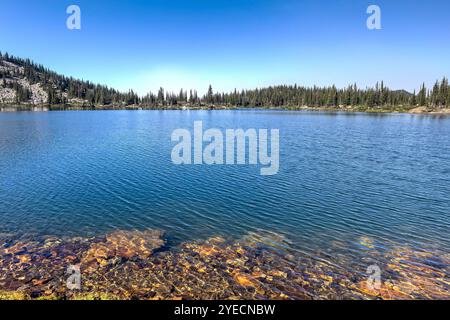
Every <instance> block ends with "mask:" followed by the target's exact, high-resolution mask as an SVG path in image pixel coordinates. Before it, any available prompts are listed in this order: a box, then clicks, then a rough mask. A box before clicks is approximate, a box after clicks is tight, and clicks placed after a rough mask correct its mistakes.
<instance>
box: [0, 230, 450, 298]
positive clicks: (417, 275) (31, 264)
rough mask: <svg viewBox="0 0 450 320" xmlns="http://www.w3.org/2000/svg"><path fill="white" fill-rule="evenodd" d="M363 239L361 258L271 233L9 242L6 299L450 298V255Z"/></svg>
mask: <svg viewBox="0 0 450 320" xmlns="http://www.w3.org/2000/svg"><path fill="white" fill-rule="evenodd" d="M356 242H357V243H359V245H360V246H362V248H361V250H362V254H361V256H360V257H361V258H360V259H358V256H356V255H355V256H352V255H346V254H345V252H344V253H342V252H340V251H336V252H332V253H329V252H325V253H320V252H318V253H316V254H314V255H311V256H308V255H305V254H302V253H299V252H296V251H295V250H293V249H292V248H291V243H290V241H289V240H288V239H286V238H285V237H284V236H282V235H278V234H275V233H272V232H261V233H250V234H248V235H246V236H244V237H243V238H241V239H237V240H234V241H233V240H231V241H227V240H225V239H223V238H221V237H213V238H210V239H207V240H202V241H189V242H185V243H182V244H180V245H179V246H177V247H176V248H173V249H172V250H165V251H159V252H158V249H160V248H162V247H163V246H164V245H165V240H164V239H163V233H162V232H161V231H155V230H145V231H115V232H112V233H110V234H107V235H105V236H101V237H93V238H73V239H57V238H47V239H41V240H38V241H23V240H20V241H19V240H17V241H9V242H8V243H5V244H3V246H2V247H0V290H3V291H0V299H81V300H104V299H106V300H112V299H152V300H163V299H230V300H234V299H250V300H253V299H449V298H450V294H449V292H450V291H449V285H450V284H449V280H448V279H449V274H450V266H449V262H450V255H449V254H446V253H439V252H433V253H431V252H424V251H415V250H412V249H410V248H404V247H399V248H394V249H393V250H391V251H389V250H387V251H383V252H379V251H377V250H371V251H370V254H369V253H368V252H369V251H368V250H367V249H368V248H370V247H373V248H375V246H374V245H373V241H371V240H370V239H368V238H367V239H365V238H361V239H357V241H356ZM353 243H355V241H354V242H353ZM338 248H343V249H344V250H345V248H347V246H345V245H339V246H338V247H336V250H338ZM366 248H367V249H366ZM333 253H334V254H333ZM371 259H373V260H375V261H378V262H380V269H381V270H382V272H383V274H382V283H381V286H380V288H378V289H374V288H372V287H369V286H368V285H367V284H368V283H367V275H366V274H365V272H364V271H359V269H361V267H362V266H365V264H366V263H371ZM69 265H79V266H80V270H81V289H80V290H69V289H68V288H67V286H66V282H67V279H68V277H69V274H67V267H68V266H69ZM365 268H366V267H364V269H365Z"/></svg>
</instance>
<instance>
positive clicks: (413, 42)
mask: <svg viewBox="0 0 450 320" xmlns="http://www.w3.org/2000/svg"><path fill="white" fill-rule="evenodd" d="M372 4H374V5H378V6H379V7H380V9H381V27H382V29H381V30H369V29H368V28H367V26H366V20H367V18H368V17H369V14H367V12H366V11H367V8H368V6H369V5H372ZM70 5H78V6H79V7H80V9H81V30H69V29H68V28H67V26H66V20H67V19H68V18H69V14H67V13H66V10H67V7H68V6H70ZM449 13H450V1H448V0H428V1H423V0H421V1H418V0H395V1H393V0H372V1H364V0H351V1H349V0H329V1H322V0H128V1H119V0H69V1H68V0H27V1H17V0H1V6H0V50H1V51H2V52H5V51H7V52H8V53H11V54H13V55H16V56H19V57H22V58H30V59H32V60H34V61H36V62H38V63H41V64H43V65H45V66H46V67H48V68H50V69H52V70H54V71H57V72H58V73H61V74H64V75H67V76H73V77H76V78H80V79H84V80H90V81H93V82H95V83H101V84H105V85H108V86H111V87H114V88H116V89H120V90H123V91H125V90H128V89H133V90H135V91H137V92H138V93H139V94H142V95H143V94H145V93H146V92H148V91H153V92H156V91H157V90H158V88H159V87H160V86H162V87H164V88H166V90H168V91H173V92H178V91H179V89H180V88H181V87H182V88H184V89H197V90H198V91H199V93H201V94H202V93H204V92H205V91H206V90H207V88H208V85H209V84H211V85H212V86H213V89H214V90H215V91H231V90H234V88H237V89H245V88H247V89H252V88H256V87H265V86H269V85H277V84H295V83H296V84H298V85H304V86H313V85H319V86H322V85H332V84H335V85H336V86H338V87H345V86H347V85H349V84H352V83H357V84H358V85H359V86H361V87H366V86H373V85H374V84H375V83H376V82H377V81H381V80H384V81H385V83H386V84H387V85H388V86H390V87H391V88H392V89H406V90H409V91H412V90H414V89H418V88H419V87H420V85H421V84H422V82H425V83H426V84H427V85H428V86H431V85H432V84H433V83H434V82H435V81H436V80H437V79H441V78H442V77H443V76H447V77H448V76H450V19H449V18H448V15H449Z"/></svg>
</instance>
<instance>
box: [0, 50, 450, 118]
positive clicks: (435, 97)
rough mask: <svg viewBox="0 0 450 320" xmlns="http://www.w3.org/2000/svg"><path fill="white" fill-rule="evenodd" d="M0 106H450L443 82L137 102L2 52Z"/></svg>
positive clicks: (166, 96)
mask: <svg viewBox="0 0 450 320" xmlns="http://www.w3.org/2000/svg"><path fill="white" fill-rule="evenodd" d="M0 92H1V93H2V95H3V98H2V97H1V96H0V98H1V99H0V103H2V104H7V103H9V104H47V105H63V106H64V105H67V106H79V107H86V108H92V107H96V106H106V107H107V106H110V107H130V106H134V107H142V108H176V107H185V106H192V107H201V106H206V107H212V106H222V107H274V108H299V107H309V108H329V109H349V108H360V109H363V110H378V109H379V110H398V109H403V110H408V109H413V108H416V107H425V108H427V109H429V110H436V109H442V108H449V107H450V86H449V83H448V79H447V78H443V79H442V80H440V81H437V82H436V83H435V85H434V86H433V88H426V87H425V85H424V84H423V85H422V86H421V89H420V90H419V91H418V92H413V93H410V92H407V91H405V90H391V89H389V88H388V87H387V86H385V84H384V82H382V81H380V82H379V83H377V84H376V85H375V86H374V87H372V88H359V87H358V86H357V85H356V84H352V85H349V86H348V87H346V88H336V87H335V86H334V85H333V86H329V87H316V86H314V87H302V86H298V85H291V86H289V85H281V86H273V87H267V88H261V89H253V90H234V91H233V92H229V93H218V92H214V90H213V88H212V86H210V87H209V88H208V91H207V93H206V94H205V95H203V96H199V95H198V93H197V91H196V90H183V89H180V91H179V92H176V93H172V92H166V91H165V90H164V88H160V89H159V91H158V92H156V93H151V92H150V93H148V94H147V95H145V96H143V97H140V96H138V94H137V93H135V92H134V91H133V90H129V91H128V92H120V91H118V90H115V89H113V88H109V87H107V86H104V85H98V84H94V83H92V82H90V81H84V80H79V79H75V78H72V77H66V76H63V75H60V74H58V73H56V72H54V71H52V70H49V69H47V68H45V67H44V66H43V65H40V64H36V63H34V62H32V61H31V60H29V59H21V58H17V57H14V56H11V55H9V54H8V53H5V54H2V53H0Z"/></svg>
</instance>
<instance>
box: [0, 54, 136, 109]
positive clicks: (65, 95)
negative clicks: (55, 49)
mask: <svg viewBox="0 0 450 320" xmlns="http://www.w3.org/2000/svg"><path fill="white" fill-rule="evenodd" d="M138 102H139V97H138V96H137V95H136V94H135V93H134V92H133V91H130V92H128V93H126V94H124V93H120V92H119V91H117V90H114V89H110V88H108V87H106V86H101V85H96V84H93V83H91V82H89V81H81V80H77V79H74V78H71V77H65V76H62V75H59V74H57V73H56V72H53V71H51V70H49V69H47V68H45V67H44V66H42V65H38V64H35V63H33V62H32V61H30V60H29V59H20V58H16V57H13V56H10V55H8V54H7V53H6V54H4V55H3V54H1V53H0V104H33V105H44V104H48V105H62V104H69V105H85V106H90V105H129V104H137V103H138Z"/></svg>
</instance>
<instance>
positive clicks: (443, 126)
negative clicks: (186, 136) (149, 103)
mask: <svg viewBox="0 0 450 320" xmlns="http://www.w3.org/2000/svg"><path fill="white" fill-rule="evenodd" d="M196 120H202V121H203V125H204V127H205V128H211V127H214V128H223V129H225V128H243V129H247V128H278V129H280V147H281V151H280V171H279V174H278V175H275V176H270V177H267V176H266V177H264V176H260V175H259V168H258V167H255V166H205V165H204V166H175V165H173V164H172V162H171V158H170V154H171V150H172V147H173V146H174V143H172V142H171V133H172V131H173V130H174V129H177V128H192V127H193V123H194V121H196ZM146 228H152V229H154V228H156V229H163V230H165V231H166V232H167V236H168V237H169V239H170V243H172V244H176V243H179V242H181V241H186V240H192V239H203V238H208V237H210V236H216V235H222V236H226V237H236V238H239V237H241V236H242V235H244V234H246V233H248V232H250V231H258V230H265V231H273V232H277V233H280V234H283V235H285V236H286V237H287V238H289V239H290V240H291V241H292V245H293V246H294V247H296V248H298V250H301V251H303V252H314V251H316V250H322V249H326V248H328V247H329V246H330V243H333V242H336V241H340V242H350V243H351V242H357V241H358V239H359V238H360V237H363V236H364V237H370V238H372V239H374V240H375V241H376V242H377V243H378V244H379V245H381V246H383V245H386V246H387V245H390V244H402V245H407V246H411V247H417V248H421V249H440V250H444V251H445V250H449V249H450V236H449V234H450V117H432V116H420V115H400V114H383V115H369V114H341V113H310V112H288V111H263V110H261V111H97V112H67V111H66V112H49V113H2V114H0V232H2V233H13V234H18V235H25V234H26V235H30V234H31V235H33V234H37V235H55V236H89V235H97V234H102V233H106V232H109V231H112V230H115V229H146Z"/></svg>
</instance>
